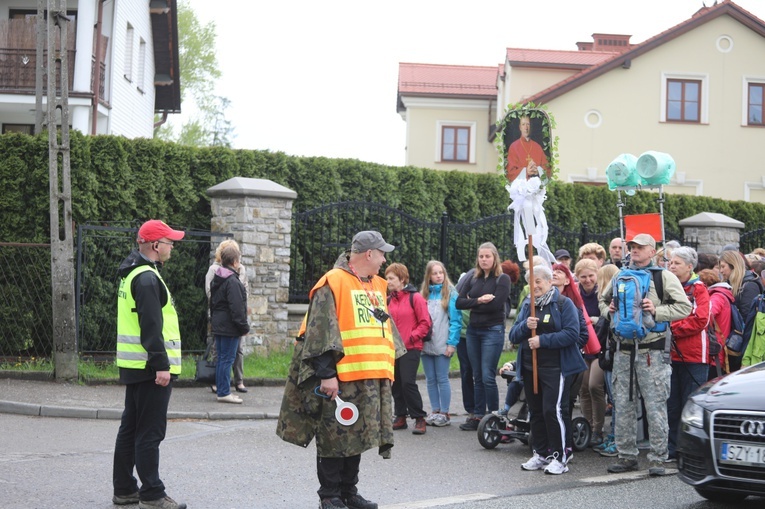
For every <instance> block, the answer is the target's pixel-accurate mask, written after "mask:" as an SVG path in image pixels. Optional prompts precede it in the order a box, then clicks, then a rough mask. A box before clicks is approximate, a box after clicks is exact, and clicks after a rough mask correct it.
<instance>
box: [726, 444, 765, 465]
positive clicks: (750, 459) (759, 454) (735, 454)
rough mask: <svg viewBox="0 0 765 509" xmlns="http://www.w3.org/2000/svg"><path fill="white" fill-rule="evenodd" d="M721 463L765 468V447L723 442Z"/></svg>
mask: <svg viewBox="0 0 765 509" xmlns="http://www.w3.org/2000/svg"><path fill="white" fill-rule="evenodd" d="M720 463H728V464H735V465H749V466H755V467H756V466H765V447H758V446H754V445H744V444H731V443H728V442H723V443H722V446H721V447H720Z"/></svg>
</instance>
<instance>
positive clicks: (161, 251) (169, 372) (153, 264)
mask: <svg viewBox="0 0 765 509" xmlns="http://www.w3.org/2000/svg"><path fill="white" fill-rule="evenodd" d="M183 236H184V232H182V231H179V230H173V229H172V228H170V227H169V226H168V225H166V224H165V223H163V222H162V221H159V220H156V219H153V220H151V221H146V222H145V223H144V224H143V225H142V226H141V228H140V229H139V230H138V239H137V241H138V249H136V250H133V251H132V252H131V253H130V255H128V257H127V258H125V260H124V261H123V262H122V264H121V265H120V268H119V275H120V277H121V278H122V281H121V282H120V286H119V291H118V295H117V366H118V367H119V370H120V383H123V384H125V410H124V412H123V413H122V422H121V424H120V429H119V432H118V433H117V442H116V445H115V446H114V467H113V473H112V478H113V484H114V496H113V498H112V502H114V503H115V504H117V505H127V504H138V507H139V508H140V509H149V508H151V509H157V508H159V509H185V508H186V504H179V503H177V502H175V501H174V500H173V499H172V498H170V497H168V496H167V493H165V485H164V484H163V483H162V480H161V479H160V478H159V444H160V443H161V442H162V440H163V439H164V438H165V431H166V429H167V406H168V403H169V402H170V393H171V391H172V386H173V384H172V381H173V380H174V379H176V378H178V375H179V374H180V373H181V334H180V329H179V326H178V315H177V314H176V312H175V306H174V304H173V298H172V296H171V295H170V290H168V288H167V286H166V285H165V282H164V281H163V280H162V276H160V274H159V270H157V268H158V266H160V267H161V266H162V264H163V263H164V262H166V261H167V260H169V259H170V254H171V253H172V251H173V242H174V241H178V240H181V239H182V238H183ZM133 468H135V470H136V471H137V472H138V477H139V478H140V479H141V488H140V490H139V488H138V482H137V481H136V478H135V476H134V475H133Z"/></svg>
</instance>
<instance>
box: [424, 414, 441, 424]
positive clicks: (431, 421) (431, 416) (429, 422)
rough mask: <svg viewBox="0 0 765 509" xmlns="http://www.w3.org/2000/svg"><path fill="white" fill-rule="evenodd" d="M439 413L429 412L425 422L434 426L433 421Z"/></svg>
mask: <svg viewBox="0 0 765 509" xmlns="http://www.w3.org/2000/svg"><path fill="white" fill-rule="evenodd" d="M437 415H438V414H436V413H433V414H428V416H427V417H425V424H427V425H428V426H433V421H434V420H435V418H436V416H437Z"/></svg>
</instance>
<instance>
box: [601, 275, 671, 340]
mask: <svg viewBox="0 0 765 509" xmlns="http://www.w3.org/2000/svg"><path fill="white" fill-rule="evenodd" d="M652 278H653V280H654V287H655V288H656V293H657V294H658V296H659V298H660V299H662V297H663V293H664V292H663V284H662V282H661V281H662V274H661V269H658V268H651V269H648V270H646V269H637V270H633V269H622V270H620V271H619V272H618V273H617V274H616V276H615V277H614V279H613V280H612V285H613V289H612V291H613V299H614V306H615V307H616V311H614V315H613V317H612V319H611V328H612V329H613V331H614V334H615V335H616V336H618V337H620V338H621V339H630V340H635V339H636V340H638V341H640V340H641V339H643V338H645V337H646V335H647V334H648V332H663V331H665V330H666V329H667V323H666V322H659V323H656V322H655V321H654V320H653V316H652V315H651V314H650V313H647V312H646V313H644V312H643V299H645V297H646V295H648V290H649V289H650V287H651V279H652Z"/></svg>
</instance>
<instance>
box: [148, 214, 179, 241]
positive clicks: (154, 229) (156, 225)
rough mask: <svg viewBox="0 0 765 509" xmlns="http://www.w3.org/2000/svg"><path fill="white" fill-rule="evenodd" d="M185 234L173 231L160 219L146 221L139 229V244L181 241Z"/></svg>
mask: <svg viewBox="0 0 765 509" xmlns="http://www.w3.org/2000/svg"><path fill="white" fill-rule="evenodd" d="M184 235H186V233H185V232H182V231H180V230H173V229H172V228H170V227H169V226H167V225H166V224H165V223H164V222H163V221H160V220H159V219H151V220H149V221H146V222H145V223H143V224H142V225H141V228H139V229H138V242H156V241H158V240H159V239H162V238H167V239H170V240H181V239H182V238H183V236H184Z"/></svg>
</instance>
